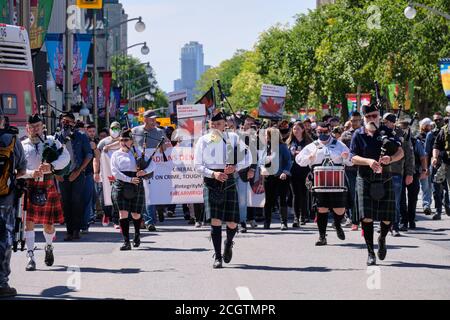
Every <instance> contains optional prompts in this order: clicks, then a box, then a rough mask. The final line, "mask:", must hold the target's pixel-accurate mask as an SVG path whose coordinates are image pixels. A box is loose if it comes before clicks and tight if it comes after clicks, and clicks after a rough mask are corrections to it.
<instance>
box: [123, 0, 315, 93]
mask: <svg viewBox="0 0 450 320" xmlns="http://www.w3.org/2000/svg"><path fill="white" fill-rule="evenodd" d="M121 3H122V4H123V5H124V8H125V11H126V13H127V14H128V18H129V19H130V18H134V17H139V16H142V18H143V20H144V22H145V24H146V30H145V31H144V32H142V33H138V32H136V30H135V29H134V23H133V22H131V23H129V24H128V45H129V46H131V45H133V44H136V43H140V42H143V41H146V42H147V44H148V46H149V47H150V54H149V55H147V56H143V55H142V54H141V53H140V47H136V48H133V49H131V50H130V52H129V53H130V54H132V55H133V56H135V57H138V58H139V59H141V61H142V62H150V64H151V65H152V66H153V68H154V70H155V73H156V80H157V81H158V83H159V86H160V88H161V89H162V90H164V91H166V92H171V91H173V81H174V80H176V79H179V78H180V77H181V66H180V53H181V48H182V47H183V46H184V44H186V43H188V42H190V41H198V42H200V43H201V44H203V50H204V54H205V65H212V66H217V65H219V64H220V62H222V61H223V60H226V59H229V58H231V57H232V56H233V54H234V53H235V52H236V50H238V49H246V50H250V49H252V48H253V46H254V44H255V43H256V42H257V40H258V37H259V35H260V33H261V32H263V31H265V30H267V29H268V28H270V27H271V26H273V25H275V24H277V23H281V24H291V25H292V24H293V23H294V22H295V19H294V16H295V15H296V14H298V13H307V12H308V9H315V7H316V0H277V1H273V0H220V1H219V0H121Z"/></svg>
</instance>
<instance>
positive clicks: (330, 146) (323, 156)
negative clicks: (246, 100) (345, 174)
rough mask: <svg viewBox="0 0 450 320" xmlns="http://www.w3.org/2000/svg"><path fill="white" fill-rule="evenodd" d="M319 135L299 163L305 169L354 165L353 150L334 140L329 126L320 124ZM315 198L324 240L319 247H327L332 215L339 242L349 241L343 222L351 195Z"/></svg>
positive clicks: (318, 222) (318, 223) (305, 150)
mask: <svg viewBox="0 0 450 320" xmlns="http://www.w3.org/2000/svg"><path fill="white" fill-rule="evenodd" d="M317 134H318V135H319V139H318V140H316V141H314V142H313V143H311V144H309V145H308V146H306V148H304V149H303V150H302V151H301V152H300V153H299V154H298V155H297V157H296V159H295V160H296V162H297V163H298V164H299V165H300V166H301V167H306V166H310V167H311V168H312V169H314V167H316V166H322V165H324V163H325V162H326V161H329V160H331V161H332V163H333V165H335V166H351V165H352V162H351V159H350V150H349V149H348V148H347V146H346V145H345V144H343V143H342V142H340V141H338V140H337V139H335V138H333V137H332V136H331V130H330V127H329V125H328V124H326V123H319V124H318V125H317ZM313 196H314V200H315V202H316V204H317V211H318V214H317V226H318V228H319V233H320V238H319V241H317V243H316V246H325V245H327V239H326V232H327V224H328V212H329V211H332V212H333V215H334V225H335V228H336V233H337V236H338V238H339V239H341V240H345V233H344V230H342V227H341V221H342V218H343V217H344V213H345V207H346V205H347V200H348V193H347V192H342V191H336V192H323V193H319V192H314V193H313Z"/></svg>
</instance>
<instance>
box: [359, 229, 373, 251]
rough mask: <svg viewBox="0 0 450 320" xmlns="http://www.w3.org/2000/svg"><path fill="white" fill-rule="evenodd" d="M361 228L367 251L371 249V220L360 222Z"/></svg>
mask: <svg viewBox="0 0 450 320" xmlns="http://www.w3.org/2000/svg"><path fill="white" fill-rule="evenodd" d="M361 225H362V229H363V231H364V240H366V244H367V249H368V250H369V252H372V251H373V222H362V224H361Z"/></svg>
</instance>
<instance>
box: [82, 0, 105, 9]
mask: <svg viewBox="0 0 450 320" xmlns="http://www.w3.org/2000/svg"><path fill="white" fill-rule="evenodd" d="M77 6H78V7H79V8H82V9H101V8H103V0H77Z"/></svg>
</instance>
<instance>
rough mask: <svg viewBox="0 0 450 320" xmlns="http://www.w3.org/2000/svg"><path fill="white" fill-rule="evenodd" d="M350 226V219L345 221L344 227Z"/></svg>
mask: <svg viewBox="0 0 450 320" xmlns="http://www.w3.org/2000/svg"><path fill="white" fill-rule="evenodd" d="M352 225H353V223H352V219H350V218H347V220H346V221H345V224H344V227H351V226H352Z"/></svg>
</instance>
